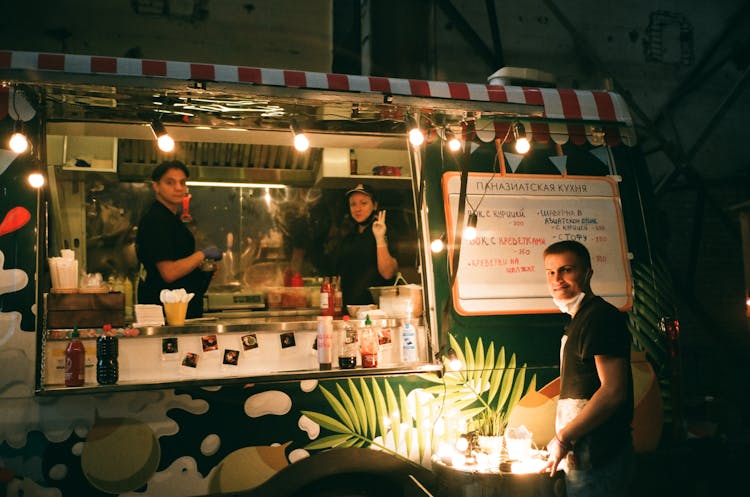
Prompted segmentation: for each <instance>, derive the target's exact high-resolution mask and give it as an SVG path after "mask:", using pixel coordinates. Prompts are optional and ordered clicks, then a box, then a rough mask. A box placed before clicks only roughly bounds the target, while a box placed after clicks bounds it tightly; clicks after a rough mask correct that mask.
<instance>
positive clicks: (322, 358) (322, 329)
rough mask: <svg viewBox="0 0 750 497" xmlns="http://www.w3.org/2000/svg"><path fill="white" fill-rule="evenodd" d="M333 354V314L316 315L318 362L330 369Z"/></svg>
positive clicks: (324, 368) (322, 368)
mask: <svg viewBox="0 0 750 497" xmlns="http://www.w3.org/2000/svg"><path fill="white" fill-rule="evenodd" d="M332 355H333V316H318V364H320V369H321V370H327V369H331V362H332V361H333V359H332Z"/></svg>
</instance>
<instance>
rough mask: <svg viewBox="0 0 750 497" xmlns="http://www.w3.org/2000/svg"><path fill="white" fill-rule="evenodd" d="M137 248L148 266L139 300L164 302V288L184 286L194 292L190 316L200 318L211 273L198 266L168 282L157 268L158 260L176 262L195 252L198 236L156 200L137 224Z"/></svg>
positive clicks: (189, 306) (188, 315)
mask: <svg viewBox="0 0 750 497" xmlns="http://www.w3.org/2000/svg"><path fill="white" fill-rule="evenodd" d="M135 247H136V254H137V255H138V260H139V261H140V262H141V264H143V267H144V268H145V269H146V281H143V282H141V283H140V285H139V286H138V303H139V304H161V301H160V300H159V293H160V292H161V291H162V290H163V289H165V288H166V289H170V290H173V289H176V288H184V289H185V291H187V292H188V293H195V296H194V297H193V298H192V300H191V301H190V303H189V304H188V310H187V317H188V318H196V317H201V316H202V315H203V294H204V293H205V291H206V288H208V283H209V282H210V280H211V273H206V272H203V271H201V270H200V269H195V270H193V271H192V272H191V273H188V274H187V275H185V276H183V277H182V278H179V279H177V280H175V281H173V282H172V283H167V282H166V281H164V280H163V279H162V277H161V275H160V274H159V270H158V269H157V268H156V263H157V262H161V261H176V260H178V259H182V258H184V257H187V256H189V255H190V254H192V253H194V252H195V238H194V237H193V234H192V233H191V232H190V230H189V229H188V228H187V226H185V224H184V223H183V222H182V221H180V218H179V217H178V216H177V215H175V214H173V213H172V212H171V211H170V210H169V209H168V208H167V207H166V206H165V205H164V204H162V203H161V202H159V201H158V200H156V201H154V203H153V204H151V207H149V209H148V211H146V214H145V215H144V216H143V218H142V219H141V222H140V223H139V224H138V232H137V234H136V238H135Z"/></svg>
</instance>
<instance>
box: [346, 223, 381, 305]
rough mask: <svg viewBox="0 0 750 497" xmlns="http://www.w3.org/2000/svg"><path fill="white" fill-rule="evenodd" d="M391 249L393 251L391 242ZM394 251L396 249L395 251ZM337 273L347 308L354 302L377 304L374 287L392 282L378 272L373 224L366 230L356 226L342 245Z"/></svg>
mask: <svg viewBox="0 0 750 497" xmlns="http://www.w3.org/2000/svg"><path fill="white" fill-rule="evenodd" d="M388 250H389V251H391V247H390V245H389V246H388ZM391 254H393V252H392V251H391ZM336 273H337V274H339V275H341V293H342V294H343V303H344V309H346V306H347V305H350V304H373V303H376V302H373V298H372V295H371V294H370V290H369V288H370V287H371V286H385V285H392V284H393V279H390V280H387V279H385V278H383V277H382V276H381V275H380V272H379V271H378V252H377V246H376V243H375V235H373V233H372V223H370V224H369V225H368V226H367V228H365V230H364V231H363V232H362V233H359V230H358V229H355V230H354V231H353V232H352V233H350V234H348V235H347V236H346V237H345V238H344V239H343V240H342V241H341V245H340V246H339V251H338V257H337V258H336Z"/></svg>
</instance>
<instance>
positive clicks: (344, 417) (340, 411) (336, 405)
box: [320, 385, 354, 431]
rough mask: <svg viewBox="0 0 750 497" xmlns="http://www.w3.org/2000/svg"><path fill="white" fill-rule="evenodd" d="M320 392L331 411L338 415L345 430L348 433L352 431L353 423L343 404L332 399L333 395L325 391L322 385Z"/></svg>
mask: <svg viewBox="0 0 750 497" xmlns="http://www.w3.org/2000/svg"><path fill="white" fill-rule="evenodd" d="M320 391H321V392H322V393H323V396H324V397H325V398H326V400H327V401H328V403H329V404H330V405H331V407H332V408H333V411H334V412H335V413H336V414H337V415H338V417H339V419H340V420H341V421H342V422H343V423H344V424H345V425H346V427H347V428H349V430H350V431H354V423H352V420H351V418H350V417H349V413H348V412H346V408H345V407H344V406H343V404H342V403H341V402H339V401H338V399H337V398H336V397H334V395H333V394H332V393H331V392H329V391H328V390H326V388H325V387H324V386H322V385H321V387H320Z"/></svg>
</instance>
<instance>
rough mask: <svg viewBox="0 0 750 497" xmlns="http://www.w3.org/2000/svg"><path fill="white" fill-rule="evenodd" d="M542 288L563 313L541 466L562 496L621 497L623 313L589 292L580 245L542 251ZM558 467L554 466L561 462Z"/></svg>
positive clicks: (628, 461) (626, 381)
mask: <svg viewBox="0 0 750 497" xmlns="http://www.w3.org/2000/svg"><path fill="white" fill-rule="evenodd" d="M544 269H545V272H546V274H547V287H548V289H549V291H550V294H551V295H552V298H553V301H554V302H555V304H556V305H557V306H558V307H559V308H560V310H561V311H562V312H565V313H567V314H569V315H570V316H571V321H570V323H569V324H568V326H567V327H566V328H565V334H564V335H563V337H562V343H561V349H560V360H561V364H560V398H559V400H558V404H557V416H556V421H555V432H556V434H555V438H553V439H552V440H551V441H550V443H549V444H548V446H547V449H548V450H549V454H550V459H549V463H548V465H547V469H549V470H550V471H551V474H552V475H554V474H555V472H556V471H557V468H558V465H560V468H561V469H563V470H564V471H565V482H566V490H567V495H568V497H579V496H607V497H611V496H626V495H627V492H628V483H629V480H630V476H631V472H632V454H633V448H632V438H631V426H630V425H631V421H632V417H633V380H632V375H631V370H630V333H629V332H628V329H627V326H626V324H625V319H624V315H623V314H622V313H621V312H620V311H618V310H617V308H615V307H614V306H612V305H611V304H609V303H607V302H606V301H605V300H604V299H602V298H601V297H598V296H596V295H594V293H593V292H592V291H591V276H592V275H593V270H592V268H591V256H590V254H589V252H588V250H587V249H586V247H584V246H583V245H582V244H580V243H578V242H574V241H562V242H557V243H554V244H552V245H550V246H549V247H547V249H546V250H545V251H544ZM561 463H562V464H561Z"/></svg>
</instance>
